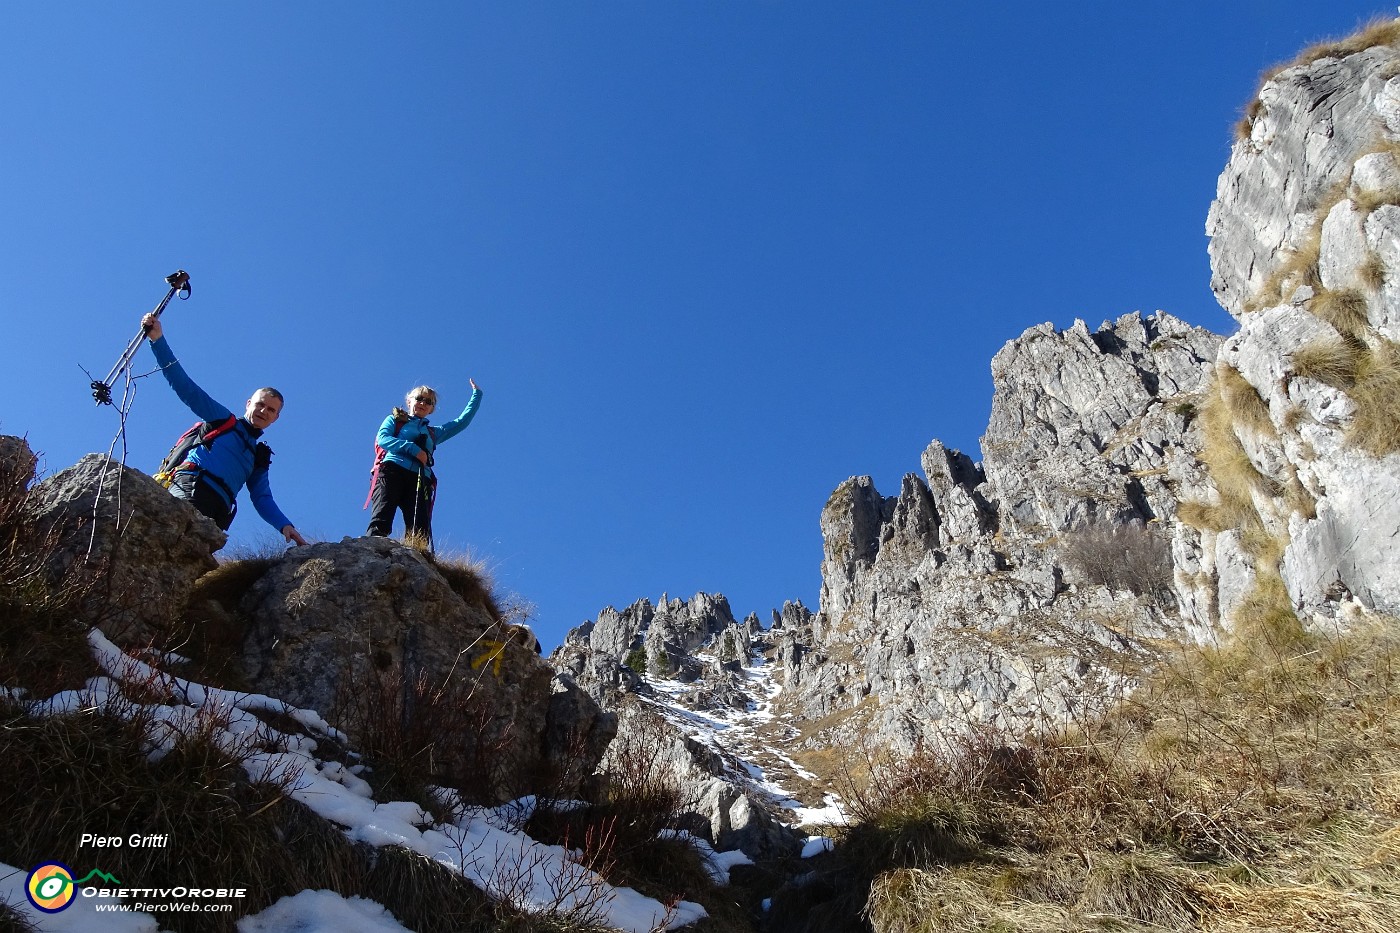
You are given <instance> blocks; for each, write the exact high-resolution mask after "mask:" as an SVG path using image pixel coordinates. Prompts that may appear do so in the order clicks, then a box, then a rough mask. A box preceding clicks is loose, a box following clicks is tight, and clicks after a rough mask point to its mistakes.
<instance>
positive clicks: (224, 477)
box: [151, 336, 292, 531]
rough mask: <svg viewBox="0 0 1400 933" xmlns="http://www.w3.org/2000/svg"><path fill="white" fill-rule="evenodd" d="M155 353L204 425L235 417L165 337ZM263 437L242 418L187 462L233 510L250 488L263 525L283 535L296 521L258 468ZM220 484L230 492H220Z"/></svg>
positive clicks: (182, 398) (172, 385)
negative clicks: (256, 459) (212, 479)
mask: <svg viewBox="0 0 1400 933" xmlns="http://www.w3.org/2000/svg"><path fill="white" fill-rule="evenodd" d="M151 352H153V353H155V355H156V362H157V363H159V364H160V371H161V372H163V373H165V380H166V381H167V382H169V383H170V388H172V389H174V390H175V394H176V395H178V396H179V397H180V401H182V402H184V403H185V404H186V405H188V406H189V409H190V411H192V412H194V413H195V414H196V415H198V416H199V419H200V420H201V421H224V420H227V418H228V416H229V415H231V414H233V412H232V411H230V410H229V409H227V408H225V407H224V406H223V405H220V404H219V403H218V402H216V401H214V399H212V398H210V397H209V394H208V393H206V392H205V391H204V390H203V389H201V388H200V387H199V386H197V385H195V382H194V380H193V379H191V378H190V377H189V375H188V374H187V373H186V372H185V368H184V367H183V366H181V365H180V361H179V360H177V359H175V354H174V353H173V352H172V351H171V349H170V344H169V343H167V342H166V340H165V337H164V336H161V337H160V338H158V339H156V340H152V341H151ZM261 436H262V432H261V431H259V430H258V429H257V428H255V427H253V426H252V425H251V424H249V423H248V420H247V419H246V418H243V417H240V418H239V419H238V420H237V421H236V422H235V423H234V427H233V430H232V431H227V432H225V433H223V434H220V435H219V436H218V437H216V438H214V441H213V443H211V444H210V445H209V446H208V447H205V446H204V445H203V444H197V445H195V447H194V448H193V449H191V450H190V453H189V456H188V457H187V458H186V459H187V460H188V461H189V462H190V463H192V464H194V465H195V466H196V467H197V468H198V469H199V470H200V471H201V472H203V473H207V474H208V475H210V476H212V477H215V478H216V479H218V480H219V482H218V483H210V484H209V485H210V486H211V487H213V489H214V491H215V492H217V493H218V494H219V498H221V499H223V500H224V501H225V502H227V503H228V504H229V506H230V507H231V506H232V505H233V500H232V499H230V498H229V496H230V495H232V496H233V497H235V498H236V497H237V496H238V491H239V490H240V489H242V488H243V487H244V485H245V484H246V485H247V487H248V495H249V497H250V498H252V500H253V508H255V509H257V510H258V514H259V515H261V516H262V518H263V521H265V522H267V523H268V524H269V525H271V526H272V527H273V528H276V529H277V530H278V531H281V530H282V529H283V528H286V527H287V526H288V525H290V524H292V521H291V519H289V518H287V516H286V515H283V514H282V510H281V509H279V508H278V507H277V500H275V499H273V498H272V484H271V483H269V482H268V478H267V468H266V467H263V468H262V469H258V468H257V467H256V466H255V464H254V460H253V451H254V449H255V448H256V447H257V443H258V438H259V437H261ZM219 483H222V484H223V485H224V486H225V487H227V488H226V489H222V488H220V486H219Z"/></svg>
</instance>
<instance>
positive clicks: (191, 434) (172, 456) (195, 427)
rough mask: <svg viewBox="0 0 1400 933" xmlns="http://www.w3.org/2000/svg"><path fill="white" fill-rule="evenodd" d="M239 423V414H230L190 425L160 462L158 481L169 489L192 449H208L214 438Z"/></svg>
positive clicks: (157, 473) (156, 475)
mask: <svg viewBox="0 0 1400 933" xmlns="http://www.w3.org/2000/svg"><path fill="white" fill-rule="evenodd" d="M237 423H238V416H237V415H229V416H228V417H227V418H225V419H224V420H222V421H196V422H195V423H194V424H192V425H190V428H189V430H188V431H186V432H185V433H184V434H181V435H180V437H179V439H178V440H176V441H175V446H174V447H171V448H170V453H168V454H166V455H165V459H164V460H162V461H161V462H160V469H159V470H157V471H156V473H155V477H156V482H158V483H160V484H161V485H162V486H164V487H165V488H166V489H169V488H170V484H171V483H172V482H174V480H175V474H176V473H178V472H179V471H180V468H181V467H183V466H185V465H186V462H187V461H188V459H189V455H190V451H192V450H194V449H195V447H196V446H199V445H203V447H204V448H205V449H206V450H207V449H208V448H209V445H210V444H212V443H214V438H216V437H218V436H219V435H220V434H226V433H228V432H229V431H231V430H233V426H234V425H235V424H237Z"/></svg>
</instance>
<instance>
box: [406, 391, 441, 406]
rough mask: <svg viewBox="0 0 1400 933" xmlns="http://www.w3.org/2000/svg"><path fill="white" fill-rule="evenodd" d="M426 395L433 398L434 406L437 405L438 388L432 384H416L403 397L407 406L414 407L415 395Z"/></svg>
mask: <svg viewBox="0 0 1400 933" xmlns="http://www.w3.org/2000/svg"><path fill="white" fill-rule="evenodd" d="M415 395H426V396H428V397H429V398H431V399H432V400H433V407H434V408H436V407H437V389H434V388H433V387H432V386H414V387H413V388H411V389H409V390H408V394H407V395H405V396H404V397H403V401H404V405H405V407H407V408H410V409H411V408H412V407H413V396H415Z"/></svg>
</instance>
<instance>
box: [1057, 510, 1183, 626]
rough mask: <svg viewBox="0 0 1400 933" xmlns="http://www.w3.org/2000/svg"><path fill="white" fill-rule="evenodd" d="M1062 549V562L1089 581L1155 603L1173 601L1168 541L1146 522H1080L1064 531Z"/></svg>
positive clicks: (1164, 603) (1162, 603) (1169, 602)
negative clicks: (1071, 528)
mask: <svg viewBox="0 0 1400 933" xmlns="http://www.w3.org/2000/svg"><path fill="white" fill-rule="evenodd" d="M1062 551H1063V554H1064V558H1065V562H1066V563H1067V564H1068V565H1069V566H1070V567H1072V568H1074V570H1075V571H1076V572H1077V573H1078V574H1079V576H1080V578H1081V579H1083V580H1085V581H1087V582H1089V583H1090V584H1093V585H1095V586H1106V587H1108V588H1109V589H1111V590H1114V591H1117V592H1122V591H1125V590H1126V591H1128V592H1131V593H1133V594H1134V595H1137V596H1141V597H1143V598H1145V599H1150V600H1152V601H1153V602H1155V603H1157V604H1158V605H1163V606H1167V605H1172V604H1173V602H1174V599H1175V597H1174V591H1173V589H1172V569H1173V566H1172V555H1171V544H1170V542H1168V541H1167V538H1166V536H1165V535H1164V534H1162V533H1161V532H1159V531H1157V530H1155V529H1153V528H1151V527H1149V526H1147V525H1141V524H1137V523H1132V524H1127V525H1109V524H1106V523H1097V524H1091V525H1083V526H1080V527H1079V528H1076V529H1074V530H1073V531H1070V532H1067V533H1066V534H1065V539H1064V544H1063V548H1062Z"/></svg>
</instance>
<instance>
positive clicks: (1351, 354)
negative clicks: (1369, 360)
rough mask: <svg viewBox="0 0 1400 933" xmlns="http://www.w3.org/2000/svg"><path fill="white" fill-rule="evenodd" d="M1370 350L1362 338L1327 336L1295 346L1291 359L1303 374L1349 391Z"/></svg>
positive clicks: (1295, 367)
mask: <svg viewBox="0 0 1400 933" xmlns="http://www.w3.org/2000/svg"><path fill="white" fill-rule="evenodd" d="M1367 352H1368V351H1367V348H1366V344H1364V343H1362V342H1361V341H1359V340H1349V339H1347V338H1345V337H1342V338H1338V339H1332V338H1323V339H1320V340H1314V341H1313V342H1312V343H1310V344H1308V345H1307V346H1305V347H1301V348H1300V349H1298V350H1295V351H1294V352H1293V356H1292V357H1291V360H1292V363H1293V371H1294V372H1295V373H1297V374H1298V375H1299V376H1302V377H1303V378H1305V379H1316V380H1317V381H1318V382H1321V383H1324V384H1326V385H1329V386H1332V388H1334V389H1341V390H1342V391H1344V392H1345V391H1346V390H1347V389H1349V388H1351V387H1352V386H1353V385H1355V384H1356V379H1357V376H1358V375H1359V374H1360V372H1361V369H1362V366H1363V361H1364V360H1365V357H1366V355H1367Z"/></svg>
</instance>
